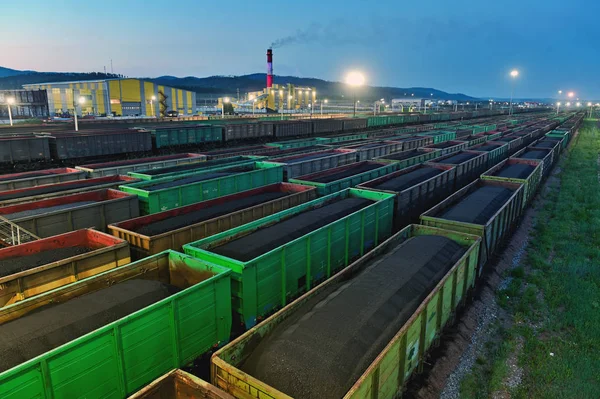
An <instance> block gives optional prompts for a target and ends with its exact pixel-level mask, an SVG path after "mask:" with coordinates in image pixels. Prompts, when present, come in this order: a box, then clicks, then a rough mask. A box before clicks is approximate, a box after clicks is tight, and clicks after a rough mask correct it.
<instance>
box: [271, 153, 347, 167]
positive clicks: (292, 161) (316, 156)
mask: <svg viewBox="0 0 600 399" xmlns="http://www.w3.org/2000/svg"><path fill="white" fill-rule="evenodd" d="M331 155H336V153H335V152H321V153H316V154H310V155H304V156H301V157H298V158H294V159H288V160H285V159H283V160H279V161H278V160H276V159H275V160H273V162H282V163H285V164H290V165H291V164H296V163H300V162H306V161H311V160H313V159H319V158H324V157H328V156H331Z"/></svg>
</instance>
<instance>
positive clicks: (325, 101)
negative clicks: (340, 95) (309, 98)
mask: <svg viewBox="0 0 600 399" xmlns="http://www.w3.org/2000/svg"><path fill="white" fill-rule="evenodd" d="M323 102H324V103H325V104H327V99H325V100H323V101H321V115H323Z"/></svg>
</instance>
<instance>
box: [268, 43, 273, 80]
mask: <svg viewBox="0 0 600 399" xmlns="http://www.w3.org/2000/svg"><path fill="white" fill-rule="evenodd" d="M270 87H273V50H272V49H267V88H270Z"/></svg>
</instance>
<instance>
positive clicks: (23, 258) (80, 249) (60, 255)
mask: <svg viewBox="0 0 600 399" xmlns="http://www.w3.org/2000/svg"><path fill="white" fill-rule="evenodd" d="M90 251H93V250H92V249H89V248H87V247H84V246H76V247H67V248H55V249H51V250H47V251H42V252H38V253H33V254H29V255H19V256H15V257H12V258H4V259H0V277H4V276H9V275H11V274H15V273H18V272H22V271H24V270H29V269H33V268H36V267H39V266H43V265H46V264H48V263H52V262H58V261H59V260H63V259H67V258H70V257H72V256H77V255H81V254H84V253H87V252H90Z"/></svg>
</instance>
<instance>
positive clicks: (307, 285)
mask: <svg viewBox="0 0 600 399" xmlns="http://www.w3.org/2000/svg"><path fill="white" fill-rule="evenodd" d="M357 203H359V204H360V206H361V207H362V208H360V209H359V210H355V209H357V208H358V207H357V205H356V204H357ZM393 208H394V196H393V195H391V194H386V193H375V192H373V191H368V190H358V189H347V190H344V191H340V192H337V193H335V194H331V195H327V196H325V197H322V198H319V199H316V200H314V201H310V202H307V203H305V204H302V205H299V206H296V207H294V208H291V209H287V210H285V211H282V212H279V213H276V214H274V215H271V216H267V217H266V218H263V219H259V220H257V221H254V222H251V223H248V224H246V225H243V226H240V227H237V228H235V229H232V230H228V231H225V232H222V233H219V234H216V235H213V236H211V237H208V238H205V239H202V240H199V241H196V242H193V243H190V244H188V245H185V246H184V250H185V253H187V254H189V255H192V256H195V257H196V258H198V259H203V260H206V261H208V262H211V263H213V262H214V263H215V264H218V265H221V266H225V267H228V268H230V269H231V270H232V271H233V274H232V295H233V305H232V306H233V311H234V315H236V316H239V323H240V326H242V327H243V326H245V327H246V328H251V327H253V326H254V325H256V324H257V323H258V322H259V321H260V320H261V319H262V318H264V317H265V316H267V315H269V314H271V313H272V312H273V311H274V310H276V309H278V308H281V307H283V306H285V305H287V304H288V303H289V302H291V301H292V300H294V299H295V298H297V297H298V295H300V294H301V293H303V292H305V291H309V290H310V289H311V288H313V287H315V286H316V285H317V284H319V283H320V282H322V281H324V280H326V279H327V278H329V277H331V276H332V275H334V274H335V273H337V272H338V271H339V270H341V269H343V268H344V267H346V266H348V265H349V264H350V263H351V262H352V261H353V260H354V259H356V258H359V257H361V256H363V255H364V254H365V252H367V251H368V250H369V249H371V248H373V247H375V246H377V245H378V244H379V243H381V242H382V241H384V240H385V239H386V238H387V237H389V236H390V234H391V231H392V218H393V213H394V209H393ZM330 209H334V212H335V213H330ZM347 212H351V213H347ZM321 213H327V214H323V215H321ZM302 218H304V219H302ZM315 218H317V219H316V221H315ZM319 218H320V219H319ZM334 218H335V219H334ZM303 222H304V223H309V224H307V225H302V223H303ZM290 224H292V226H290ZM297 225H302V226H303V227H302V228H303V230H300V231H298V230H293V229H294V226H297ZM278 227H279V228H280V230H283V231H284V232H288V233H286V234H287V235H285V236H281V235H279V236H275V237H271V236H268V237H266V238H265V237H263V236H264V235H265V234H267V233H268V234H271V231H272V230H273V229H275V230H277V228H278ZM298 228H300V227H298ZM267 229H268V230H267ZM289 229H291V231H290V230H289ZM263 230H266V233H262V231H263ZM273 234H281V232H280V231H279V230H277V231H276V232H274V233H273ZM253 235H254V236H253ZM246 237H249V238H250V239H252V238H253V237H256V239H257V240H260V241H259V242H258V243H255V242H253V241H251V240H248V239H246V240H245V241H243V242H240V245H241V244H244V245H246V244H248V242H250V243H252V246H244V247H243V249H240V251H241V250H251V252H248V253H246V255H244V256H245V257H243V256H242V255H240V254H239V253H238V254H237V255H235V259H234V258H233V257H231V256H227V255H226V254H228V253H232V252H227V248H231V245H232V243H233V245H235V242H236V241H237V240H244V239H245V238H246ZM282 237H283V238H282ZM269 239H270V240H271V241H269V242H266V243H265V241H268V240H269ZM263 240H265V241H263ZM256 245H258V247H257V246H256ZM277 245H278V246H277ZM220 247H225V249H222V248H220ZM253 248H257V249H253ZM224 250H225V251H226V252H225V254H223V252H222V251H224ZM265 251H266V252H265ZM232 256H233V255H232ZM238 259H244V260H238ZM236 321H238V320H235V319H234V323H235V322H236Z"/></svg>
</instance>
